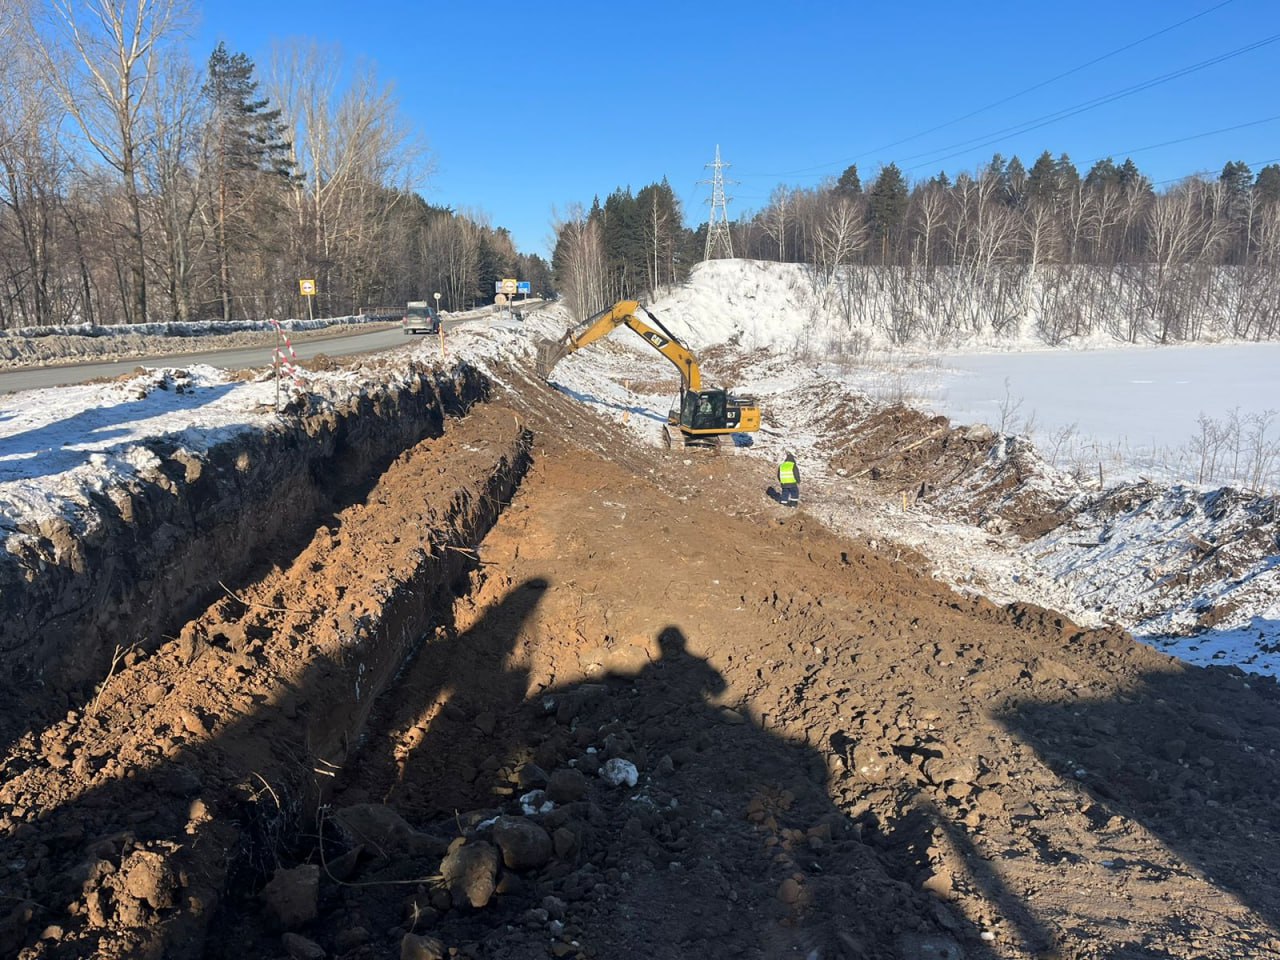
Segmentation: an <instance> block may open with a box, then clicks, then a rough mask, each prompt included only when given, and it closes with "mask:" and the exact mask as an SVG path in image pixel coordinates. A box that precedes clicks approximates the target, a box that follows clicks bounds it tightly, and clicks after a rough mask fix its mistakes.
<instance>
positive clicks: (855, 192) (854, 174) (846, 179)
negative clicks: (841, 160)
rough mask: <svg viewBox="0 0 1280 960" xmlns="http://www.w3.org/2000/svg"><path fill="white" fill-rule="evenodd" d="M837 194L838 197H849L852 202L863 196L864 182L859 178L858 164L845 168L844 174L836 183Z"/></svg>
mask: <svg viewBox="0 0 1280 960" xmlns="http://www.w3.org/2000/svg"><path fill="white" fill-rule="evenodd" d="M835 192H836V195H837V196H842V197H848V198H849V199H850V200H852V199H854V198H855V197H860V196H862V180H861V178H859V176H858V165H857V164H856V163H854V164H851V165H849V166H848V167H845V170H844V173H842V174H840V179H839V180H837V181H836V190H835Z"/></svg>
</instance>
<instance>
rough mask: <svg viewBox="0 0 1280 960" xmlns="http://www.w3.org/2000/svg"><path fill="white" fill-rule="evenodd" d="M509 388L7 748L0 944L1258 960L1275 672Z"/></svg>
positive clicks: (200, 952)
mask: <svg viewBox="0 0 1280 960" xmlns="http://www.w3.org/2000/svg"><path fill="white" fill-rule="evenodd" d="M504 379H505V380H506V381H507V382H509V383H513V384H519V385H520V386H519V389H518V391H517V392H515V393H512V394H510V395H508V396H506V397H505V398H504V399H503V403H505V404H508V405H510V407H511V408H513V409H504V408H503V407H500V406H499V405H497V404H496V403H490V404H481V405H478V406H477V407H475V408H473V409H472V411H471V412H470V413H469V414H468V415H467V416H466V417H463V418H460V419H458V420H457V421H456V422H455V421H451V422H450V424H449V425H448V426H447V428H446V430H445V431H444V434H443V436H441V437H439V438H434V439H431V440H428V441H425V442H424V443H423V444H422V445H420V446H418V447H415V448H414V449H413V450H412V451H410V452H408V453H406V455H405V456H404V457H402V458H401V459H400V460H399V461H397V462H396V463H395V464H394V465H392V467H391V468H389V469H388V470H387V471H386V472H385V473H384V474H382V476H380V477H379V478H377V482H376V484H375V485H373V486H372V487H371V492H370V493H369V495H368V497H367V498H366V499H365V500H364V501H363V502H360V503H356V504H353V505H352V506H350V507H347V508H345V509H343V510H342V511H340V512H339V513H337V514H335V515H334V516H333V517H331V518H328V519H325V520H324V522H323V523H322V524H321V526H320V527H319V529H318V530H317V534H316V536H315V538H314V539H313V540H312V542H311V543H310V544H309V545H307V546H306V547H305V548H303V549H301V550H300V551H296V552H294V553H292V554H287V555H286V554H280V555H277V556H274V557H272V558H270V562H271V563H272V564H273V565H274V566H273V568H271V569H268V570H267V572H266V573H264V574H263V575H262V576H261V577H260V578H257V579H247V580H243V581H237V582H236V583H234V584H230V585H229V586H230V587H231V588H232V589H231V590H230V592H231V593H233V594H234V597H233V596H224V597H223V598H222V599H221V600H218V601H217V602H215V603H214V604H213V605H212V606H210V607H209V608H208V609H207V610H206V611H205V612H204V613H202V614H201V615H199V616H197V617H196V618H194V619H193V620H192V621H191V622H190V623H188V624H187V625H186V627H184V628H183V629H182V630H181V631H180V632H179V633H178V634H177V635H175V637H174V639H172V640H170V641H167V642H165V643H164V644H162V645H160V646H159V647H158V648H157V649H156V650H155V652H154V653H152V654H150V655H148V656H146V657H143V658H141V659H139V660H137V661H136V662H134V663H132V664H129V665H127V666H125V667H124V668H122V669H121V670H119V671H117V672H116V673H115V675H114V676H112V677H111V678H110V679H109V680H108V681H107V683H106V684H105V685H104V686H103V692H102V694H101V696H100V697H98V698H95V702H93V703H89V704H85V705H84V706H83V708H82V709H76V710H73V711H72V712H71V713H69V714H68V715H67V717H66V719H65V721H60V722H58V723H56V724H53V725H51V726H49V727H48V728H45V729H36V730H33V731H31V732H30V734H29V735H28V736H26V737H24V738H22V739H21V740H20V741H19V742H18V743H17V745H16V746H15V747H14V748H13V749H11V750H10V752H9V755H8V756H7V758H6V759H5V766H4V769H3V777H4V780H5V786H4V787H3V788H2V789H0V803H2V804H3V807H2V808H0V811H2V812H3V817H2V818H0V833H2V838H0V871H4V873H3V875H0V895H2V896H3V897H4V898H5V899H4V900H3V901H0V903H3V904H4V905H5V906H4V908H3V909H4V910H5V911H8V913H9V915H8V917H7V918H5V919H3V920H0V955H5V956H8V955H17V956H21V957H23V958H35V957H71V956H95V955H96V956H105V957H125V956H157V957H158V956H162V955H163V956H192V957H197V956H205V957H213V958H231V957H295V958H297V957H316V958H319V957H326V956H327V957H343V958H348V960H357V958H375V957H377V958H381V957H396V956H399V957H402V958H404V957H410V958H416V957H422V958H430V957H444V956H461V957H474V958H480V957H485V958H489V957H492V958H517V957H521V958H523V957H540V956H550V957H593V958H594V957H598V958H606V957H645V958H649V957H671V958H676V957H687V956H710V957H759V958H773V957H788V956H794V957H806V958H808V957H814V958H822V957H832V958H834V957H844V958H850V960H852V958H864V957H865V958H886V960H887V958H895V960H899V958H901V960H942V958H946V960H960V958H963V957H968V958H976V957H1002V958H1043V957H1071V958H1124V957H1134V958H1136V957H1174V958H1188V960H1190V958H1193V957H1194V958H1224V960H1225V958H1238V957H1275V956H1280V938H1277V936H1276V934H1275V932H1274V931H1275V927H1276V924H1277V922H1278V921H1280V880H1278V879H1277V876H1276V871H1275V868H1274V863H1275V862H1277V859H1278V858H1280V829H1278V828H1280V824H1278V823H1277V818H1278V817H1280V813H1277V807H1276V806H1275V804H1274V803H1273V802H1271V800H1270V796H1269V795H1270V789H1271V786H1272V784H1273V783H1274V782H1275V780H1276V778H1277V775H1280V761H1278V759H1277V757H1276V754H1275V746H1274V745H1275V743H1276V741H1277V737H1280V695H1278V693H1277V688H1276V685H1275V684H1274V683H1272V682H1270V681H1267V680H1263V679H1259V678H1251V677H1245V676H1244V675H1243V674H1240V673H1239V672H1237V671H1230V670H1204V669H1199V668H1190V667H1186V666H1183V665H1180V664H1179V663H1177V662H1175V661H1173V660H1171V659H1170V658H1168V657H1165V656H1163V655H1162V654H1159V653H1157V652H1154V651H1152V650H1150V649H1149V648H1147V647H1144V646H1141V645H1139V644H1136V643H1134V642H1133V641H1132V640H1131V639H1130V638H1129V637H1128V636H1127V635H1125V634H1123V633H1121V632H1118V631H1085V630H1081V629H1080V628H1078V627H1077V626H1075V625H1074V624H1072V623H1071V622H1069V621H1068V620H1066V619H1065V618H1063V617H1061V616H1059V615H1057V614H1054V613H1052V612H1049V611H1044V610H1040V609H1036V608H1031V607H1025V606H1011V607H996V606H993V605H992V604H990V603H988V602H986V601H983V600H974V599H968V598H961V597H959V596H957V595H956V594H954V593H952V592H951V591H949V590H948V589H947V588H945V587H944V586H942V585H940V584H938V583H936V582H935V581H933V580H931V579H929V578H928V577H927V576H926V575H924V574H923V573H922V572H921V570H919V569H917V568H916V567H915V566H914V565H913V564H911V563H910V562H909V561H902V560H901V559H900V558H901V556H902V554H901V552H900V551H896V550H891V551H890V552H889V553H884V552H879V551H877V550H875V549H872V548H871V547H870V545H868V544H864V543H858V542H850V541H849V540H846V539H841V538H839V537H836V536H834V535H832V534H831V533H829V532H828V531H827V530H825V529H824V528H822V527H821V526H819V525H817V524H816V523H814V522H813V521H812V520H811V519H810V518H808V517H807V516H806V515H805V514H804V513H803V511H800V512H796V511H791V512H788V510H787V509H786V508H783V507H781V506H778V505H776V504H774V503H772V502H771V501H769V500H768V499H767V498H766V497H765V496H764V495H763V493H762V491H763V489H764V487H765V486H766V484H767V483H768V481H769V480H770V479H771V477H770V476H769V475H768V472H767V469H766V468H763V467H762V466H761V465H760V462H759V461H755V460H749V459H746V458H738V457H735V456H733V455H732V453H731V452H728V451H726V452H725V453H723V454H722V455H720V456H697V457H692V456H691V457H685V456H684V454H683V452H676V453H669V452H666V451H662V450H658V449H639V448H636V447H634V446H633V445H631V444H630V443H628V442H623V441H620V440H619V439H618V437H617V436H616V435H615V434H614V433H613V432H612V430H611V428H610V425H609V424H607V423H601V422H600V421H598V420H596V419H595V418H593V417H592V416H590V415H589V414H587V413H585V412H584V411H583V410H582V409H581V408H579V407H576V406H575V405H574V404H573V403H572V402H571V401H569V400H567V399H566V398H564V397H562V396H560V395H557V394H554V393H551V392H550V391H548V390H547V388H545V387H544V386H542V385H539V384H534V383H531V382H528V381H524V380H522V378H521V377H520V375H519V373H518V372H515V371H512V372H511V373H510V375H509V376H506V377H504ZM526 431H528V432H526ZM927 433H928V431H925V432H923V433H920V432H917V433H916V435H915V436H916V437H917V438H918V439H922V438H925V437H926V436H927ZM886 436H887V435H886ZM530 437H531V438H532V447H531V449H530V451H529V452H530V454H531V457H532V461H531V466H530V468H529V470H528V472H527V474H524V475H523V479H522V480H520V484H519V488H518V489H517V490H515V492H514V494H512V493H511V492H510V491H511V487H512V485H513V484H514V483H515V482H516V480H517V479H519V478H520V476H521V474H522V471H523V467H522V466H520V465H519V464H520V463H522V462H523V461H522V459H521V458H522V457H523V456H524V454H522V453H521V451H522V450H525V449H526V445H527V444H528V443H529V438H530ZM933 439H937V438H933ZM911 442H912V441H911V439H910V438H902V437H899V438H898V443H899V447H898V451H899V456H898V457H897V461H898V462H899V465H898V466H895V467H894V470H895V471H903V472H901V473H898V474H897V476H899V477H900V478H901V480H902V481H903V482H905V481H906V479H907V472H909V471H908V468H907V466H906V465H905V459H904V458H903V457H902V456H901V455H900V454H901V453H902V452H903V450H902V446H901V445H902V444H906V443H911ZM927 442H933V440H932V439H931V440H928V441H927ZM951 442H952V443H954V441H951ZM926 445H927V443H919V444H917V445H916V447H915V448H913V449H923V448H925V447H926ZM887 446H888V444H886V447H887ZM882 449H884V448H883V447H882ZM889 459H891V460H892V459H893V458H892V457H891V458H889ZM907 459H909V458H907ZM934 459H935V460H936V457H935V458H934ZM884 460H885V457H884V456H883V454H882V453H867V454H864V455H863V457H862V460H861V464H862V465H861V466H858V467H856V469H865V467H866V466H867V465H870V464H872V463H874V462H877V461H884ZM850 466H852V464H851V465H850ZM924 480H925V478H924V477H920V478H918V479H917V480H915V481H913V484H915V485H916V486H918V484H919V483H921V482H924ZM904 489H905V487H904ZM508 497H510V502H509V505H506V504H507V500H508ZM486 531H487V533H486ZM264 559H266V558H264ZM216 575H217V572H216V571H212V570H211V571H210V577H211V578H213V577H216ZM418 638H423V639H421V641H419V640H418ZM379 651H381V652H380V653H378V655H377V656H374V655H373V654H374V653H375V652H379ZM397 671H398V672H397ZM210 930H213V931H216V935H209V931H210Z"/></svg>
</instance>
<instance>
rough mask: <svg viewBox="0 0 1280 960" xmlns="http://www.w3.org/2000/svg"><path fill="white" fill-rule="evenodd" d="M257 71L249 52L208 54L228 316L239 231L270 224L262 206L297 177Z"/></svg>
mask: <svg viewBox="0 0 1280 960" xmlns="http://www.w3.org/2000/svg"><path fill="white" fill-rule="evenodd" d="M253 70H254V67H253V61H252V60H250V59H249V57H248V56H246V55H245V54H243V53H237V54H229V53H227V47H226V44H223V43H219V44H218V46H217V48H216V49H215V50H214V51H213V53H212V55H210V57H209V78H208V80H207V81H206V82H205V85H204V95H205V96H206V97H208V98H209V100H210V102H211V104H212V108H213V112H212V118H211V121H210V144H209V155H210V156H209V159H210V164H211V167H212V179H211V184H210V186H211V188H212V191H213V197H212V206H213V219H214V238H215V245H216V247H217V255H218V287H219V295H220V298H221V300H222V318H223V319H224V320H230V319H231V286H232V281H231V256H232V253H233V248H236V249H237V250H238V249H240V248H242V247H243V246H245V245H244V244H243V243H242V242H241V239H240V234H241V233H247V234H253V233H255V232H257V231H255V225H260V224H262V223H264V222H269V220H270V217H269V216H266V215H265V211H264V210H263V208H262V206H263V205H264V204H266V205H268V209H269V205H270V203H271V201H272V200H273V199H274V198H273V197H271V193H272V190H271V188H272V187H281V186H283V185H285V184H287V183H288V182H289V181H290V179H291V178H292V176H293V163H292V160H291V158H290V148H291V144H290V143H289V142H288V141H287V140H286V139H285V138H284V126H283V125H282V124H281V122H280V111H279V110H271V109H268V101H267V100H266V99H263V98H259V97H258V96H257V91H258V81H257V80H255V79H254V78H253Z"/></svg>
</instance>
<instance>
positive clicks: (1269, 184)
mask: <svg viewBox="0 0 1280 960" xmlns="http://www.w3.org/2000/svg"><path fill="white" fill-rule="evenodd" d="M1253 189H1254V191H1255V192H1256V193H1257V194H1258V199H1259V200H1261V201H1262V202H1263V203H1276V202H1280V164H1277V163H1269V164H1267V165H1266V166H1265V167H1263V168H1262V169H1261V170H1259V171H1258V179H1257V180H1256V181H1254V184H1253Z"/></svg>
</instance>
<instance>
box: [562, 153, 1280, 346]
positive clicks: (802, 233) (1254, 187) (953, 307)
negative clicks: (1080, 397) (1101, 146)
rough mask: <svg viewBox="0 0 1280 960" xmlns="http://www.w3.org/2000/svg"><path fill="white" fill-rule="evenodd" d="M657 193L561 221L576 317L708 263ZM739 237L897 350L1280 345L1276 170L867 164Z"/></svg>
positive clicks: (1047, 160)
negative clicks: (1080, 343) (921, 172)
mask: <svg viewBox="0 0 1280 960" xmlns="http://www.w3.org/2000/svg"><path fill="white" fill-rule="evenodd" d="M664 185H665V181H664ZM645 191H653V194H652V195H651V196H650V197H649V199H647V200H644V201H642V200H641V194H637V195H636V196H635V197H634V198H633V197H632V196H631V194H630V191H629V190H619V191H616V192H615V193H614V194H612V195H610V197H609V200H608V201H606V203H605V204H604V205H603V206H601V205H600V204H599V203H598V202H597V203H595V204H594V205H593V207H592V209H591V210H590V212H589V213H582V212H581V211H580V212H579V214H578V216H576V217H573V218H570V219H569V220H568V221H567V222H565V223H562V224H560V225H559V228H558V234H557V244H556V255H555V256H554V257H553V261H552V263H553V267H554V270H555V275H556V280H557V283H558V285H559V287H560V289H561V290H562V291H563V292H565V294H566V296H567V297H569V299H570V304H571V306H574V308H575V310H577V306H576V304H577V302H578V300H579V299H580V300H581V302H582V303H583V304H584V305H586V306H590V305H600V304H607V303H609V302H611V300H612V299H616V298H617V297H620V296H630V297H634V296H641V295H643V294H645V293H652V292H655V291H656V290H658V289H660V288H661V287H662V286H663V285H664V284H669V283H672V282H678V281H680V280H682V279H684V277H685V276H687V274H688V271H689V269H690V268H691V267H692V264H693V263H695V262H697V260H699V259H701V256H702V250H701V240H702V238H703V237H705V229H706V228H705V225H704V226H703V227H700V228H699V230H698V231H691V230H689V229H687V228H685V227H683V225H681V224H680V223H679V218H678V211H679V206H678V203H677V202H676V201H675V200H674V198H671V200H670V201H667V200H665V199H664V201H663V204H665V206H664V205H659V204H657V203H656V202H655V200H654V199H653V198H654V197H656V196H658V195H660V192H659V191H658V188H657V187H646V188H645ZM645 191H642V192H641V193H642V194H644V193H645ZM647 209H653V210H655V211H657V210H659V209H661V210H663V211H666V210H674V211H675V218H674V219H671V218H666V219H663V218H662V217H659V216H654V217H653V218H652V222H653V224H655V225H656V224H658V223H663V224H664V225H665V232H660V231H659V230H657V229H653V228H651V227H650V226H649V221H648V220H647V219H646V217H645V211H646V210H647ZM730 232H731V236H732V242H733V251H734V253H735V255H736V256H739V257H748V258H752V259H758V260H773V261H779V262H784V263H798V264H804V265H806V266H807V268H808V271H809V275H810V277H811V279H812V281H813V285H814V289H815V291H816V292H817V293H818V294H819V296H820V297H821V298H822V299H823V300H824V301H826V305H827V306H829V307H831V308H833V309H835V310H837V312H838V313H840V314H842V315H843V317H844V319H845V320H846V322H847V324H848V325H849V327H850V329H853V328H855V327H862V328H864V329H865V328H870V327H877V326H878V327H879V328H880V329H882V331H883V332H884V333H885V334H886V335H887V336H888V337H889V338H890V339H892V340H895V341H898V342H905V341H908V340H913V339H925V340H930V341H935V342H938V341H944V340H948V339H953V340H954V339H964V338H966V337H968V336H970V335H973V334H975V333H983V332H994V333H996V334H1000V333H1002V332H1006V331H1009V332H1012V331H1014V330H1016V329H1017V327H1018V325H1019V323H1020V322H1021V321H1023V320H1025V319H1027V318H1034V322H1035V324H1036V326H1037V328H1038V332H1039V333H1040V335H1041V336H1042V337H1043V338H1044V339H1045V340H1046V341H1048V342H1052V343H1058V342H1062V341H1064V340H1066V339H1069V338H1071V337H1077V336H1084V335H1088V334H1091V333H1095V332H1103V333H1107V334H1109V335H1111V336H1113V337H1115V338H1117V339H1123V340H1128V341H1132V342H1137V341H1140V340H1154V341H1158V342H1170V341H1175V340H1194V339H1200V338H1201V337H1204V336H1209V335H1212V336H1230V337H1238V338H1245V339H1267V338H1274V337H1277V336H1280V165H1278V164H1270V165H1267V166H1264V167H1263V168H1262V169H1260V170H1259V171H1258V172H1257V174H1256V175H1255V174H1254V172H1253V171H1252V170H1250V168H1249V167H1248V166H1247V165H1246V164H1244V163H1242V162H1239V161H1231V162H1228V163H1226V164H1225V165H1224V167H1223V168H1222V170H1221V172H1220V173H1219V174H1218V175H1216V176H1207V177H1206V176H1192V177H1187V178H1185V179H1182V180H1179V181H1177V182H1174V183H1170V184H1166V185H1163V188H1162V189H1156V185H1155V184H1153V183H1152V181H1151V180H1150V178H1148V177H1147V176H1146V175H1145V174H1143V172H1142V171H1141V170H1140V169H1139V168H1138V166H1137V164H1135V163H1134V162H1133V160H1132V159H1126V160H1124V161H1123V162H1122V163H1119V164H1117V163H1115V162H1114V160H1112V159H1110V158H1108V159H1105V160H1100V161H1098V162H1096V163H1094V164H1093V165H1092V166H1090V168H1089V169H1088V170H1087V171H1086V172H1085V173H1084V174H1083V175H1082V174H1081V173H1080V171H1079V170H1078V169H1077V168H1076V166H1075V164H1074V163H1072V161H1071V159H1070V158H1069V157H1068V156H1067V155H1066V154H1059V155H1058V156H1056V157H1055V156H1053V155H1052V154H1051V153H1049V152H1048V151H1045V152H1043V153H1042V154H1041V155H1040V156H1039V157H1038V158H1037V159H1036V160H1035V162H1034V163H1033V164H1032V166H1031V168H1030V169H1027V168H1026V167H1025V166H1024V165H1023V163H1022V162H1021V160H1020V159H1019V158H1018V157H1016V156H1015V157H1013V158H1011V159H1008V160H1006V159H1005V158H1004V157H1002V156H1000V155H998V154H997V155H996V156H995V157H993V158H992V160H991V161H990V162H989V163H987V164H986V165H985V166H983V167H982V168H981V169H980V170H978V171H976V172H966V173H960V174H958V175H956V176H955V178H954V179H952V178H951V177H949V176H948V175H947V174H945V173H939V174H938V175H936V176H933V177H931V178H928V179H925V180H920V181H918V182H915V183H910V182H909V181H908V179H907V178H906V176H905V175H904V174H903V173H902V171H901V170H900V169H899V168H898V166H897V165H896V164H892V163H891V164H888V165H887V166H884V167H882V168H881V169H880V170H879V171H878V172H877V173H876V175H875V176H874V178H873V179H872V180H871V181H870V182H869V183H867V184H865V185H864V184H863V182H862V179H861V177H860V176H859V173H858V169H857V167H856V165H855V166H850V167H848V168H847V169H846V170H845V171H844V172H843V173H842V174H841V175H840V176H839V177H838V178H834V179H831V180H829V181H827V182H824V183H822V184H819V185H818V186H816V187H811V188H804V187H790V186H785V185H783V186H778V187H777V188H776V189H774V191H773V192H772V194H771V195H770V199H769V202H768V204H767V205H766V206H765V208H764V209H762V210H760V211H758V212H754V213H752V214H749V215H747V216H745V217H741V218H739V219H738V220H736V221H731V222H730ZM650 264H652V265H653V266H650ZM654 266H656V267H662V269H660V270H659V269H654ZM587 312H590V311H589V310H588V311H587Z"/></svg>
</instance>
